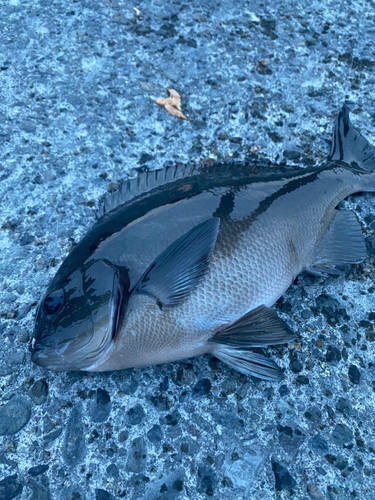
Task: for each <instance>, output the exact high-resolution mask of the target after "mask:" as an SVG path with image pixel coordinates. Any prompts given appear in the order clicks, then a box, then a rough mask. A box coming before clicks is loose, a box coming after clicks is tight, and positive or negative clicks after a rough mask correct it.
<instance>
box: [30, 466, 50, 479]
mask: <svg viewBox="0 0 375 500" xmlns="http://www.w3.org/2000/svg"><path fill="white" fill-rule="evenodd" d="M48 469H49V466H48V465H35V466H34V467H30V469H29V470H28V471H27V472H28V473H29V474H30V476H33V477H36V476H39V475H40V474H43V473H44V472H46V471H47V470H48Z"/></svg>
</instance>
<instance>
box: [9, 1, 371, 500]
mask: <svg viewBox="0 0 375 500" xmlns="http://www.w3.org/2000/svg"><path fill="white" fill-rule="evenodd" d="M134 7H135V8H136V9H138V11H139V13H137V11H136V10H134ZM374 37H375V4H374V2H373V1H364V0H362V1H361V0H359V1H358V0H356V1H354V0H349V1H345V2H338V1H337V0H336V1H332V0H327V1H325V2H320V1H317V0H312V1H311V2H301V1H293V0H282V1H281V0H276V1H273V2H259V1H251V2H250V1H246V0H239V1H237V2H229V1H224V0H221V1H205V2H202V1H197V0H191V1H189V2H187V1H186V2H183V1H181V2H180V1H167V0H156V1H144V0H142V1H139V2H137V3H135V2H133V1H132V2H130V1H128V0H123V1H117V0H96V1H93V0H91V1H84V0H77V1H70V0H30V1H27V0H25V1H22V0H3V1H2V2H1V5H0V47H1V50H0V117H1V120H0V204H1V205H0V206H1V210H0V339H1V346H0V387H1V392H0V400H1V402H0V404H1V406H0V499H12V498H18V499H20V500H24V499H33V500H36V499H40V500H42V499H43V500H47V499H52V500H54V499H64V500H65V499H66V500H73V499H75V500H91V499H102V500H103V499H117V498H129V499H141V498H142V499H147V500H154V499H155V500H156V499H161V500H166V499H175V498H178V499H194V500H201V499H206V498H214V499H273V498H295V499H313V500H321V499H326V498H327V499H330V500H331V499H332V500H342V499H343V500H346V499H348V500H349V499H356V498H357V499H361V500H364V499H366V500H367V499H368V500H370V499H373V498H374V489H375V481H374V474H375V435H374V421H375V397H374V390H375V364H374V363H375V356H374V354H375V344H374V340H375V331H374V322H375V306H374V297H375V285H374V278H375V271H374V262H375V236H374V232H375V219H374V214H375V196H374V195H373V194H366V195H359V196H354V197H351V198H350V199H349V200H347V201H345V202H344V203H343V206H347V207H349V208H351V209H353V210H354V211H355V212H356V214H357V216H358V218H359V220H360V222H361V224H362V227H363V231H364V234H365V236H366V239H367V246H368V258H367V259H366V261H365V262H364V263H362V264H360V265H358V266H354V267H353V268H349V269H348V270H347V272H346V275H345V276H343V277H338V278H323V277H312V276H307V275H304V276H301V277H299V278H298V279H297V280H296V282H295V283H294V284H293V285H292V287H291V288H290V289H289V291H288V292H287V293H286V295H285V296H284V298H283V299H282V300H280V301H279V302H278V304H277V305H276V307H277V310H278V313H279V314H280V315H281V316H282V317H283V318H284V319H286V320H287V321H288V323H289V325H290V326H291V327H292V328H294V329H295V330H296V331H298V332H299V333H300V336H299V338H298V339H297V341H296V342H295V343H294V345H291V346H289V347H287V346H281V347H278V348H277V349H272V355H273V357H274V358H275V359H276V360H277V362H278V363H279V365H280V366H282V367H283V368H285V378H284V380H283V381H282V382H280V383H276V384H274V383H268V382H262V381H257V380H254V379H251V378H249V377H246V376H244V375H241V374H239V373H237V372H235V371H233V370H231V369H230V368H228V367H226V366H225V365H223V364H222V363H221V362H219V361H217V360H216V359H214V358H211V359H210V358H209V357H208V356H203V357H200V358H195V359H193V360H188V361H186V362H180V363H174V364H168V365H162V366H156V367H148V368H144V369H133V370H125V371H122V372H115V373H105V374H86V373H78V372H74V373H54V372H50V371H45V370H43V369H41V368H38V367H35V366H33V365H32V364H31V362H30V354H29V352H28V350H27V347H28V341H29V338H30V336H31V333H32V329H33V319H34V315H35V310H36V305H37V303H38V301H39V300H40V298H41V296H42V295H43V293H44V291H45V289H46V286H47V285H48V282H49V280H50V279H51V278H52V276H53V275H54V273H55V272H56V270H57V268H58V266H59V265H60V263H61V262H62V260H63V259H64V258H65V257H66V255H67V254H68V252H69V250H70V249H71V248H72V246H73V245H74V243H75V242H77V241H79V239H80V238H81V237H82V236H83V235H84V234H85V232H86V231H87V230H88V228H89V227H90V226H91V225H92V224H93V222H94V220H95V219H94V210H95V208H96V207H97V203H98V200H99V199H100V197H101V195H103V194H104V193H105V192H107V191H108V190H109V191H110V190H113V189H114V188H115V187H116V183H117V182H118V181H120V180H121V179H123V178H126V177H127V176H129V175H132V176H134V175H135V171H134V168H139V167H143V168H150V169H154V168H160V167H162V166H163V165H165V164H177V163H181V162H182V163H186V162H196V163H198V162H201V161H216V160H225V159H233V158H234V159H238V160H242V159H244V158H246V157H248V156H251V155H252V154H253V153H252V150H253V149H254V148H256V147H258V146H260V149H259V148H258V153H257V154H258V155H259V156H260V157H262V158H268V159H270V160H271V161H272V162H275V163H278V164H285V163H289V164H294V165H297V164H298V165H301V166H302V167H303V166H307V165H314V164H315V165H318V164H319V163H320V162H321V161H323V160H324V158H325V156H326V155H327V153H328V139H329V138H330V133H331V128H332V122H333V118H334V116H335V114H336V113H337V111H338V109H339V108H340V106H341V105H342V103H343V102H344V101H347V102H348V103H349V105H350V107H351V109H352V111H353V114H352V121H353V122H354V123H355V125H356V126H357V127H358V128H359V129H360V130H361V132H362V133H363V134H364V135H365V136H366V137H367V138H368V139H369V140H370V141H372V142H373V143H375V101H374V95H375V94H374V86H375V52H374V43H373V41H374ZM168 88H173V89H175V90H177V91H178V92H179V93H180V94H181V103H182V109H183V112H184V114H185V115H186V116H187V117H188V118H189V121H184V120H179V119H178V118H175V117H173V116H171V115H169V114H167V112H166V111H165V109H164V108H163V107H161V106H158V105H157V104H155V102H154V101H155V99H157V98H158V97H168V92H167V89H168ZM343 244H345V242H343Z"/></svg>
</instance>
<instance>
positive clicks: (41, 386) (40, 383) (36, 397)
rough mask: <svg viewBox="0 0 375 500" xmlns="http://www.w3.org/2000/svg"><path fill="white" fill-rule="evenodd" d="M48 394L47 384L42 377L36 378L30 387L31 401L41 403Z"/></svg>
mask: <svg viewBox="0 0 375 500" xmlns="http://www.w3.org/2000/svg"><path fill="white" fill-rule="evenodd" d="M47 396H48V384H47V382H46V381H45V380H44V379H40V380H37V381H36V382H35V384H34V385H33V386H32V388H31V389H30V397H31V399H32V400H33V403H35V404H36V405H41V404H43V403H45V402H46V399H47Z"/></svg>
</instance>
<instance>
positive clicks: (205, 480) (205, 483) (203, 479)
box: [197, 465, 216, 497]
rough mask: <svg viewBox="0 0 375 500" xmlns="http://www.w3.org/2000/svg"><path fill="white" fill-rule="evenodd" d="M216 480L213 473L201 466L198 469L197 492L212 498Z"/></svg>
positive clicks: (208, 468)
mask: <svg viewBox="0 0 375 500" xmlns="http://www.w3.org/2000/svg"><path fill="white" fill-rule="evenodd" d="M215 486H216V478H215V473H214V472H213V470H212V469H211V468H210V467H207V466H206V465H201V466H199V468H198V478H197V490H198V492H199V493H204V494H206V495H207V496H209V497H212V496H213V494H214V491H215Z"/></svg>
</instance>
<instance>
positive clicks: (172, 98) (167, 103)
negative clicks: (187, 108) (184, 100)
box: [155, 89, 188, 120]
mask: <svg viewBox="0 0 375 500" xmlns="http://www.w3.org/2000/svg"><path fill="white" fill-rule="evenodd" d="M168 92H169V94H170V95H169V97H168V98H167V99H165V98H164V97H159V98H158V99H156V101H155V102H156V104H159V105H160V106H164V107H165V109H166V111H168V113H169V114H171V115H173V116H177V118H182V119H184V120H188V118H187V117H186V116H185V115H184V114H183V112H182V109H181V96H180V94H179V93H178V92H177V91H176V90H174V89H168Z"/></svg>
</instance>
